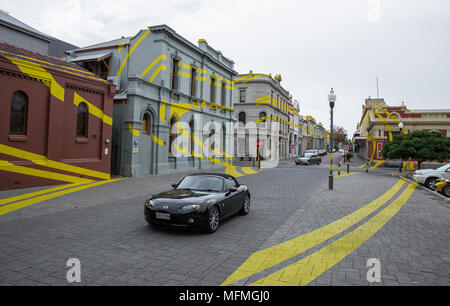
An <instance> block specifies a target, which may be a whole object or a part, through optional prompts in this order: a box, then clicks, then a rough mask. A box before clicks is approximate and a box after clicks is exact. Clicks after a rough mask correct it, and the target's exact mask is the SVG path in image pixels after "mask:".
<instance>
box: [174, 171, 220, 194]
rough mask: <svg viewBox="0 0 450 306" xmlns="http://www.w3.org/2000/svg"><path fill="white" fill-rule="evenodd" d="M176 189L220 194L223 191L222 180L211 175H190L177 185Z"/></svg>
mask: <svg viewBox="0 0 450 306" xmlns="http://www.w3.org/2000/svg"><path fill="white" fill-rule="evenodd" d="M177 189H191V190H198V191H210V192H220V191H222V190H223V179H222V178H220V177H216V176H211V175H190V176H186V177H185V178H184V179H183V180H182V181H181V182H180V184H178V186H177Z"/></svg>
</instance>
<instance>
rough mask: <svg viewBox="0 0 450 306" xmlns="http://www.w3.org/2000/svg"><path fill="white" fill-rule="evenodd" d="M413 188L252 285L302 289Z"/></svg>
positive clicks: (365, 237)
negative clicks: (351, 228)
mask: <svg viewBox="0 0 450 306" xmlns="http://www.w3.org/2000/svg"><path fill="white" fill-rule="evenodd" d="M416 187H417V184H416V183H411V184H409V185H408V187H406V189H405V190H404V191H403V192H402V193H401V194H400V196H398V198H397V199H395V200H394V201H393V202H392V203H391V204H389V205H388V206H387V207H386V208H384V209H383V210H381V211H380V212H379V213H378V214H377V215H375V216H374V217H372V218H371V219H369V220H368V221H367V222H365V223H364V224H362V225H361V226H359V227H358V228H357V229H355V230H354V231H352V232H350V233H348V234H347V235H345V236H343V237H342V238H340V239H338V240H336V241H335V242H333V243H330V244H329V245H327V246H325V247H323V248H322V249H320V250H319V251H317V252H315V253H313V254H311V255H309V256H307V257H305V258H303V259H301V260H299V261H297V262H296V263H294V264H292V265H289V266H287V267H286V268H284V269H281V270H279V271H277V272H275V273H273V274H270V275H269V276H267V277H264V278H263V279H260V280H258V281H256V282H255V283H253V284H252V286H254V285H264V286H271V285H275V286H276V285H282V286H305V285H307V284H309V283H310V282H311V281H313V280H314V279H316V278H317V277H319V276H320V275H322V274H323V273H325V272H326V271H328V270H329V269H331V268H332V267H333V266H335V265H336V264H337V263H339V262H340V261H341V260H343V259H344V258H345V257H347V255H349V254H350V253H352V252H353V251H355V250H356V249H357V248H358V247H360V246H361V245H362V244H363V243H364V242H366V241H367V240H368V239H369V238H370V237H372V236H373V235H375V234H376V233H377V232H378V231H379V230H380V229H381V228H382V227H383V226H384V225H386V223H387V222H388V221H389V220H390V219H391V218H392V217H394V216H395V215H396V214H397V213H398V212H399V210H400V209H401V208H402V207H403V205H404V204H405V203H406V201H408V199H409V198H410V197H411V195H412V194H413V192H414V190H415V188H416Z"/></svg>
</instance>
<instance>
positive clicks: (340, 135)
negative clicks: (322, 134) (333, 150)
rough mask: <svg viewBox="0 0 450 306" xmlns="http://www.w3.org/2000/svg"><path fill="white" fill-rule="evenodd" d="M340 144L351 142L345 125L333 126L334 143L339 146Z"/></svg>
mask: <svg viewBox="0 0 450 306" xmlns="http://www.w3.org/2000/svg"><path fill="white" fill-rule="evenodd" d="M339 144H341V145H346V144H350V141H349V140H348V138H347V131H346V130H345V129H344V128H343V127H339V126H336V127H335V128H333V145H334V147H337V146H338V145H339Z"/></svg>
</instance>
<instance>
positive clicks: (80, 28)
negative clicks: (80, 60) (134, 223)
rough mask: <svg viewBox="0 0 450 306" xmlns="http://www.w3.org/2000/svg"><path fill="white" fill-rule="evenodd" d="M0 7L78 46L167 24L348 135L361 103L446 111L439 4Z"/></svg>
mask: <svg viewBox="0 0 450 306" xmlns="http://www.w3.org/2000/svg"><path fill="white" fill-rule="evenodd" d="M0 8H1V9H3V10H4V11H6V12H8V13H9V14H11V15H12V16H13V17H15V18H17V19H19V20H21V21H22V22H25V23H27V24H28V25H30V26H32V27H34V28H36V29H37V30H39V31H41V32H44V33H46V34H48V35H51V36H54V37H56V38H59V39H62V40H64V41H67V42H69V43H72V44H75V45H77V46H80V47H83V46H88V45H91V44H96V43H99V42H104V41H108V40H112V39H116V38H119V37H121V36H134V35H135V34H136V33H137V32H138V31H139V30H140V29H145V28H146V27H147V26H152V25H158V24H167V25H169V26H170V27H171V28H172V29H174V30H175V31H176V32H177V33H178V34H180V35H182V36H183V37H185V38H187V39H188V40H189V41H191V42H193V43H194V44H197V41H198V39H200V38H204V39H206V40H207V41H208V43H209V44H210V45H211V46H212V47H213V48H215V49H218V50H221V51H222V53H223V55H224V56H226V57H228V58H230V59H232V60H233V61H234V62H235V70H236V71H238V72H239V73H248V72H249V71H250V70H252V71H253V73H265V74H268V73H272V75H275V74H281V76H282V82H281V85H282V86H283V87H284V88H285V89H287V90H288V91H289V92H290V93H291V94H292V96H293V98H294V99H296V100H298V101H299V103H300V112H301V114H302V115H311V116H313V117H314V118H316V120H317V121H320V122H322V123H323V124H324V126H325V127H329V124H330V109H329V105H328V100H327V95H328V93H329V91H330V89H331V87H333V88H334V90H335V92H336V95H337V100H336V105H335V108H334V124H335V125H338V126H342V127H344V128H345V129H346V130H347V131H348V132H349V136H351V135H352V134H353V132H354V131H355V130H356V125H357V123H358V122H359V120H360V119H361V118H360V117H361V111H362V105H363V104H364V100H365V99H366V98H368V97H369V96H371V97H377V86H376V78H377V77H378V78H379V95H380V98H384V99H385V101H386V103H387V104H388V105H394V106H395V105H401V103H402V101H404V102H405V104H406V105H407V107H408V108H410V109H439V108H440V109H450V95H449V88H450V34H449V30H450V18H449V16H450V1H448V0H432V1H426V0H339V1H336V0H314V1H313V0H295V1H294V0H277V1H274V0H270V1H269V0H256V1H254V0H239V1H236V0H227V1H209V0H160V1H153V0H127V1H115V0H109V1H100V0H68V1H61V0H58V1H48V0H39V1H35V0H25V1H23V0H15V1H6V0H2V3H1V5H0Z"/></svg>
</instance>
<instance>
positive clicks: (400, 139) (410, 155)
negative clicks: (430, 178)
mask: <svg viewBox="0 0 450 306" xmlns="http://www.w3.org/2000/svg"><path fill="white" fill-rule="evenodd" d="M381 155H382V156H383V157H384V158H387V159H402V160H408V159H414V160H417V161H418V162H419V167H420V164H421V163H422V162H424V161H439V162H442V161H443V160H444V159H450V138H447V137H444V136H443V135H442V134H441V133H437V132H426V131H414V132H411V133H408V134H406V135H403V134H400V135H395V136H394V139H393V140H392V141H391V142H388V143H386V144H385V145H384V146H383V150H382V151H381Z"/></svg>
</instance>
